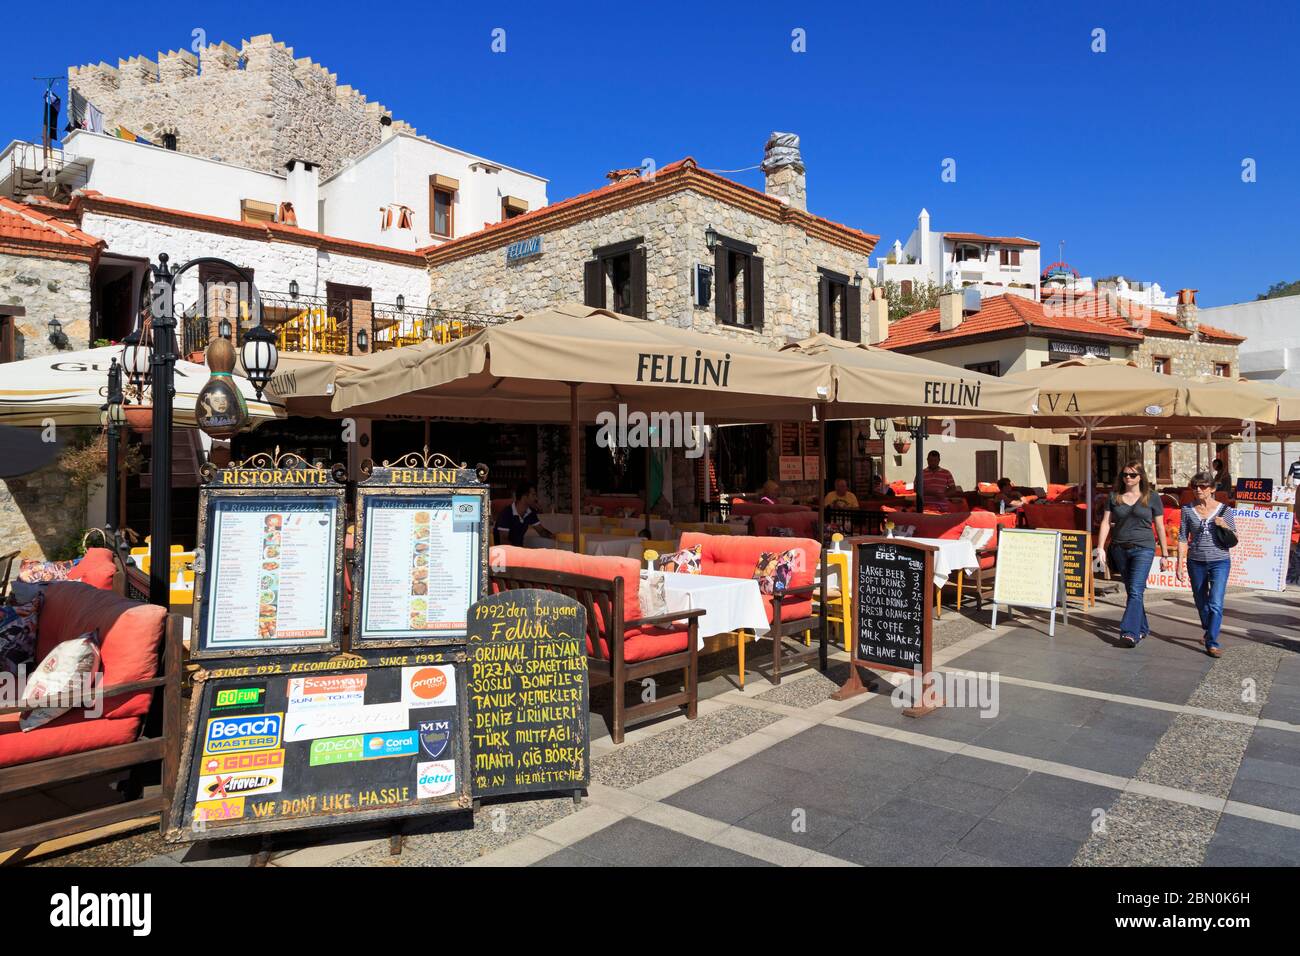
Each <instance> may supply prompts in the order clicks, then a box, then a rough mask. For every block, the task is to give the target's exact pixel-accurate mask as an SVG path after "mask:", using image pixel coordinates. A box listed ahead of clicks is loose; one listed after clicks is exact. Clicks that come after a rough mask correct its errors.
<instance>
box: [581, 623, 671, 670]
mask: <svg viewBox="0 0 1300 956" xmlns="http://www.w3.org/2000/svg"><path fill="white" fill-rule="evenodd" d="M689 640H690V632H689V631H688V630H687V625H685V624H678V625H675V626H674V627H671V628H662V627H649V628H643V627H634V628H632V629H631V630H629V631H625V632H624V633H623V660H624V661H625V662H626V663H628V664H634V663H636V662H637V661H648V660H653V659H654V658H656V657H665V656H667V655H668V654H677V653H679V652H681V651H684V650H686V649H687V648H686V645H687V642H688V641H689ZM587 653H588V654H591V653H592V650H591V638H588V639H587ZM600 653H601V656H603V657H604V658H606V659H608V658H609V644H608V643H607V642H606V641H605V639H604V638H603V637H602V638H601V639H600Z"/></svg>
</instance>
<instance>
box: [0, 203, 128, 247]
mask: <svg viewBox="0 0 1300 956" xmlns="http://www.w3.org/2000/svg"><path fill="white" fill-rule="evenodd" d="M103 245H104V241H103V240H102V239H96V238H95V237H94V236H92V235H89V234H87V233H84V232H82V231H81V230H80V229H78V228H77V227H76V226H74V225H72V224H70V223H67V222H63V221H62V220H61V219H58V218H57V217H55V216H53V215H51V214H50V213H49V212H47V211H45V209H44V208H42V206H40V205H28V204H25V203H20V202H14V201H13V200H12V199H4V198H0V246H4V247H7V249H6V251H12V252H16V253H19V254H21V253H22V252H23V251H29V252H31V253H33V254H36V255H41V256H44V257H47V258H55V259H61V258H66V259H87V260H89V259H94V258H95V256H97V255H98V254H99V250H100V249H101V248H102V247H103Z"/></svg>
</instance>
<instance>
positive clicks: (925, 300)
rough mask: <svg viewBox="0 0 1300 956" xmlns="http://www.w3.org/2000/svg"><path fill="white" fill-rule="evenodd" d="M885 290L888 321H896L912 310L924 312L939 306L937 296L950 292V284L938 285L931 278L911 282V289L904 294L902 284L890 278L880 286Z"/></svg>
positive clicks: (951, 289)
mask: <svg viewBox="0 0 1300 956" xmlns="http://www.w3.org/2000/svg"><path fill="white" fill-rule="evenodd" d="M881 287H882V288H883V289H884V290H885V298H886V299H888V300H889V321H890V322H897V321H898V320H899V319H901V318H904V317H905V316H909V315H911V314H912V313H913V312H924V311H925V310H926V309H937V308H939V296H940V295H942V294H943V293H945V292H952V291H953V288H952V286H951V285H940V284H939V283H937V282H935V281H934V280H933V279H930V280H927V281H926V282H923V283H922V282H913V283H912V288H911V291H910V292H908V293H906V294H904V292H903V288H902V286H900V285H899V283H898V282H897V280H895V279H890V280H889V281H887V282H885V283H883V284H882V286H881Z"/></svg>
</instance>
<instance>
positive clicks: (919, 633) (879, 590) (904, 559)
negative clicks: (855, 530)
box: [853, 539, 932, 671]
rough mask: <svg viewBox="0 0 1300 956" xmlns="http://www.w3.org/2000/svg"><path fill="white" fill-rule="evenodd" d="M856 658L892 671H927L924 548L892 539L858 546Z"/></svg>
mask: <svg viewBox="0 0 1300 956" xmlns="http://www.w3.org/2000/svg"><path fill="white" fill-rule="evenodd" d="M854 565H855V569H854V588H853V610H854V618H855V622H854V630H853V641H854V649H853V658H854V660H856V661H859V662H861V663H863V664H866V665H867V666H878V667H882V668H884V669H889V670H905V671H911V670H913V669H917V668H921V669H925V670H928V666H927V665H928V660H927V658H928V657H929V654H928V650H929V648H928V646H927V645H928V641H929V634H930V630H929V625H930V614H929V611H930V601H929V598H928V595H929V593H930V591H929V587H928V586H927V585H929V586H932V584H931V582H930V581H929V580H928V578H927V575H926V552H925V551H924V550H921V549H919V548H916V547H913V546H909V545H908V544H906V543H904V542H902V541H897V540H894V539H870V540H867V541H861V542H858V543H857V544H855V546H854Z"/></svg>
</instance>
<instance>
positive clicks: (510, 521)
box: [496, 481, 555, 547]
mask: <svg viewBox="0 0 1300 956" xmlns="http://www.w3.org/2000/svg"><path fill="white" fill-rule="evenodd" d="M540 522H541V519H540V518H538V516H537V486H536V485H535V484H533V483H532V482H531V481H521V482H519V484H518V486H516V488H515V500H514V501H512V502H511V503H510V504H509V506H507V507H505V508H503V509H501V514H500V515H499V516H498V517H497V524H496V542H497V544H503V543H508V544H513V545H514V546H515V547H522V546H523V543H524V535H525V534H527V533H528V529H529V528H536V529H537V533H538V534H540V535H541V536H542V537H543V538H553V537H555V535H553V534H551V532H549V531H547V530H546V528H544V527H543V526H542V525H541V523H540ZM503 535H504V536H505V538H506V541H505V542H503V541H502V540H501V538H502V536H503Z"/></svg>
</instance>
